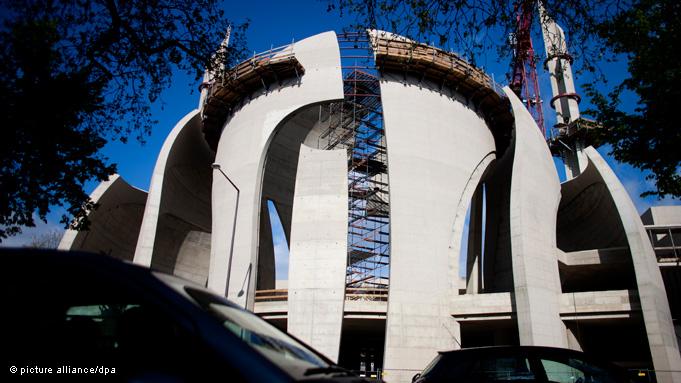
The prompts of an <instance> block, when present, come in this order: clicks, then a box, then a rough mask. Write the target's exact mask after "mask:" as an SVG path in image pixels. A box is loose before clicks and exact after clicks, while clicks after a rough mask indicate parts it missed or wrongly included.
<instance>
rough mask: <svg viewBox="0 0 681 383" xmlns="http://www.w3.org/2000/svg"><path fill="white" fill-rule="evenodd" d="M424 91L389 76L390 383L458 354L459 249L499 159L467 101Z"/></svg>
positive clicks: (385, 90)
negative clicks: (482, 178)
mask: <svg viewBox="0 0 681 383" xmlns="http://www.w3.org/2000/svg"><path fill="white" fill-rule="evenodd" d="M418 84H419V79H415V78H409V77H408V78H407V79H406V81H405V80H404V78H403V76H402V75H390V74H385V75H384V77H383V78H382V81H381V98H382V104H383V115H384V126H385V135H386V143H387V146H388V179H389V182H390V238H391V256H390V291H389V297H388V318H387V323H386V326H387V329H386V345H385V357H384V365H383V368H384V370H385V372H386V375H385V380H386V381H388V382H405V381H406V382H408V381H410V380H411V377H412V376H413V375H414V374H415V373H416V372H418V371H420V370H421V369H423V368H424V367H425V366H426V365H427V364H428V363H429V362H430V361H431V360H432V359H433V358H434V357H435V355H436V354H437V351H438V350H447V349H453V348H457V347H458V342H460V340H458V339H459V338H460V335H459V327H458V325H457V323H456V322H455V321H454V320H453V318H452V317H451V316H450V315H449V314H450V312H449V311H450V310H449V306H450V300H451V296H452V294H454V293H455V291H456V289H457V288H458V285H457V283H458V262H459V261H458V258H459V253H460V251H459V248H458V246H459V243H460V241H461V236H462V230H463V221H464V220H465V215H466V209H467V208H468V205H469V204H470V199H471V197H472V195H473V192H474V191H475V189H476V187H477V182H476V180H475V177H476V176H475V175H474V174H480V175H481V174H482V173H483V172H484V170H485V169H484V166H481V167H479V165H480V164H481V163H485V162H486V161H487V160H488V159H489V158H491V157H490V156H491V155H492V154H493V153H494V152H495V144H494V138H493V136H492V134H491V132H490V130H489V129H488V127H487V125H486V123H485V121H484V119H483V118H482V117H481V116H480V115H479V114H477V113H476V111H474V110H473V109H472V108H471V106H469V105H467V104H466V100H465V99H463V98H461V97H458V96H456V95H455V96H454V97H451V96H450V95H451V94H452V93H451V92H452V90H450V89H446V88H445V89H444V92H443V93H440V92H439V91H438V89H439V86H437V85H435V84H428V83H427V81H426V82H423V83H421V85H420V86H419V85H418ZM476 169H479V171H478V172H477V173H476ZM471 180H472V181H471ZM467 185H469V186H468V187H467Z"/></svg>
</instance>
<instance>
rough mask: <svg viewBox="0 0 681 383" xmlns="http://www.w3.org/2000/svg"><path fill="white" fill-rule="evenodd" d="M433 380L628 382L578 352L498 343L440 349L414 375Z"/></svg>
mask: <svg viewBox="0 0 681 383" xmlns="http://www.w3.org/2000/svg"><path fill="white" fill-rule="evenodd" d="M413 382H415V383H433V382H473V383H477V382H480V383H482V382H485V383H486V382H527V383H530V382H551V383H553V382H556V383H620V382H627V383H628V382H630V380H629V379H628V378H627V375H626V372H625V371H624V370H623V369H620V368H618V367H616V366H615V365H612V364H610V363H607V362H604V361H600V360H598V359H596V358H593V357H591V356H588V355H586V354H584V353H582V352H579V351H574V350H567V349H562V348H553V347H536V346H499V347H477V348H466V349H461V350H454V351H446V352H440V353H439V354H438V356H436V357H435V359H434V360H433V361H432V362H431V363H430V365H428V367H426V369H425V370H423V372H422V373H420V374H417V375H416V376H414V379H413Z"/></svg>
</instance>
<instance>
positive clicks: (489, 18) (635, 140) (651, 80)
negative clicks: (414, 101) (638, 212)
mask: <svg viewBox="0 0 681 383" xmlns="http://www.w3.org/2000/svg"><path fill="white" fill-rule="evenodd" d="M529 1H531V0H529ZM516 3H517V2H516V1H505V0H407V1H402V0H328V4H329V10H330V11H338V12H340V13H341V15H344V14H349V15H352V16H353V17H355V18H356V21H357V26H360V25H364V26H369V27H371V28H377V29H386V30H389V31H392V32H396V33H399V34H402V35H405V36H407V37H409V38H411V39H414V40H417V41H437V42H438V44H439V45H440V46H442V47H443V48H446V49H450V50H453V51H456V52H458V53H459V54H461V55H462V56H463V57H465V58H467V59H468V60H469V61H471V62H472V63H474V64H475V62H476V61H477V60H478V59H479V57H480V56H481V55H485V54H486V53H488V52H496V53H497V58H498V59H506V60H509V59H510V56H511V55H512V53H513V52H512V47H511V45H510V44H509V43H508V36H510V35H511V34H512V33H513V32H514V30H515V27H516V11H515V9H514V4H516ZM542 3H543V6H544V8H545V9H546V12H547V14H548V15H550V16H551V17H552V18H553V19H554V20H556V22H557V23H558V24H560V25H561V26H562V27H563V28H564V29H565V33H566V36H567V40H568V41H567V43H568V50H569V51H570V52H571V54H572V56H574V58H575V63H576V64H577V65H576V68H577V69H578V73H584V71H588V72H591V74H592V76H591V77H592V78H594V80H593V81H591V82H590V83H589V84H587V86H586V91H587V92H586V93H587V95H588V96H590V99H591V102H592V104H593V105H594V106H595V109H594V110H590V111H587V114H591V115H593V116H595V117H597V119H598V120H599V121H600V122H601V123H602V124H603V125H604V126H605V127H606V129H604V130H603V133H602V135H601V137H600V139H601V140H602V141H601V142H604V143H608V144H610V146H611V148H612V152H611V154H613V155H614V157H615V159H617V160H618V161H623V162H626V163H629V164H631V165H633V166H635V167H637V168H640V169H642V170H644V171H649V172H650V175H649V176H648V178H649V179H653V180H654V181H655V190H650V191H647V192H646V193H644V195H657V196H659V197H663V196H665V195H671V196H674V197H681V176H680V175H679V165H680V160H681V150H679V149H678V148H679V147H681V130H679V129H678V128H675V126H676V125H677V124H676V118H677V116H676V115H675V113H673V109H672V108H673V106H672V103H673V102H676V100H678V99H679V90H680V89H681V84H680V83H679V81H680V77H681V64H680V63H679V61H678V59H676V55H677V52H679V48H680V47H679V45H680V44H681V36H680V35H679V28H680V26H681V20H680V16H679V15H680V11H679V7H681V3H679V2H678V1H675V0H623V1H619V0H575V1H572V2H569V3H566V2H565V1H559V0H543V1H542ZM537 19H538V17H537V16H536V15H535V22H534V28H535V31H534V33H535V35H536V34H538V29H539V25H538V22H537V21H536V20H537ZM623 58H624V59H626V60H627V62H628V65H629V76H628V78H626V79H625V80H624V81H623V82H622V83H621V84H615V86H614V87H613V88H612V89H613V90H612V92H610V93H609V94H608V95H607V96H604V95H603V94H601V93H600V92H599V91H598V89H602V88H603V87H604V85H606V84H607V82H608V81H607V80H608V79H607V76H606V73H604V72H603V69H604V67H603V65H602V64H603V63H607V62H609V61H616V60H621V59H623ZM538 61H539V62H541V60H538ZM509 62H510V60H509ZM627 92H629V93H630V94H632V92H633V95H635V96H637V97H638V104H637V107H636V108H635V109H634V110H633V111H623V110H621V109H620V105H621V102H620V100H621V96H623V95H624V94H625V93H627Z"/></svg>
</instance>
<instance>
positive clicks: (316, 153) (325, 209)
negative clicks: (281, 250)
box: [288, 145, 348, 362]
mask: <svg viewBox="0 0 681 383" xmlns="http://www.w3.org/2000/svg"><path fill="white" fill-rule="evenodd" d="M347 168H348V165H347V153H346V151H345V150H317V149H312V148H309V147H306V146H305V145H302V147H301V149H300V157H299V161H298V174H297V176H296V188H295V197H294V201H293V219H292V230H291V252H290V255H289V289H288V331H289V332H290V333H291V334H293V335H295V336H296V337H298V338H300V339H301V340H303V341H304V342H305V343H307V344H309V345H311V346H312V347H314V348H315V349H317V350H318V351H319V352H321V353H322V354H324V355H325V356H326V357H328V358H329V359H331V360H333V361H334V362H337V361H338V353H339V350H340V339H341V328H342V325H343V306H344V303H345V268H346V266H347V247H348V236H347V232H348V179H347Z"/></svg>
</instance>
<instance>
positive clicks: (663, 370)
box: [585, 147, 681, 382]
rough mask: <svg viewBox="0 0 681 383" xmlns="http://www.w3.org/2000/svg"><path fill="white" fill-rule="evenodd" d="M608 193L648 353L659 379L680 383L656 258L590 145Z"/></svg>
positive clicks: (679, 361)
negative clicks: (627, 253)
mask: <svg viewBox="0 0 681 383" xmlns="http://www.w3.org/2000/svg"><path fill="white" fill-rule="evenodd" d="M585 154H586V156H587V158H588V160H589V166H593V167H594V168H595V169H596V170H597V172H598V175H599V176H600V178H601V179H602V180H603V183H604V184H605V185H606V187H607V192H608V193H609V194H610V195H611V196H612V199H613V201H614V204H615V207H616V209H617V214H618V216H619V218H620V219H621V221H622V226H623V229H624V232H625V233H626V238H627V244H628V245H629V250H630V252H631V258H632V261H633V265H634V271H635V274H636V285H637V288H638V296H639V299H640V302H641V310H642V312H643V321H644V323H645V328H646V333H647V337H648V344H649V347H650V353H651V355H652V358H653V365H654V366H655V370H656V371H657V372H656V376H657V380H658V381H659V382H681V354H679V345H678V343H677V340H676V334H675V332H674V326H673V323H672V318H671V313H670V311H669V304H668V302H667V295H666V292H665V287H664V283H663V281H662V275H661V274H660V269H659V267H658V265H657V258H656V257H655V252H654V251H653V247H652V245H651V243H650V239H649V238H648V235H647V233H646V231H645V228H644V227H643V223H642V222H641V220H640V219H639V216H638V212H637V210H636V207H635V206H634V203H633V202H632V200H631V198H630V197H629V194H628V193H627V191H626V189H624V186H623V185H622V183H621V182H620V180H619V179H618V178H617V176H616V175H615V173H614V172H613V171H612V169H611V168H610V167H609V166H608V164H607V163H606V162H605V160H604V159H603V158H602V157H601V156H600V154H599V153H598V152H597V151H596V149H594V148H593V147H588V148H586V149H585Z"/></svg>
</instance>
